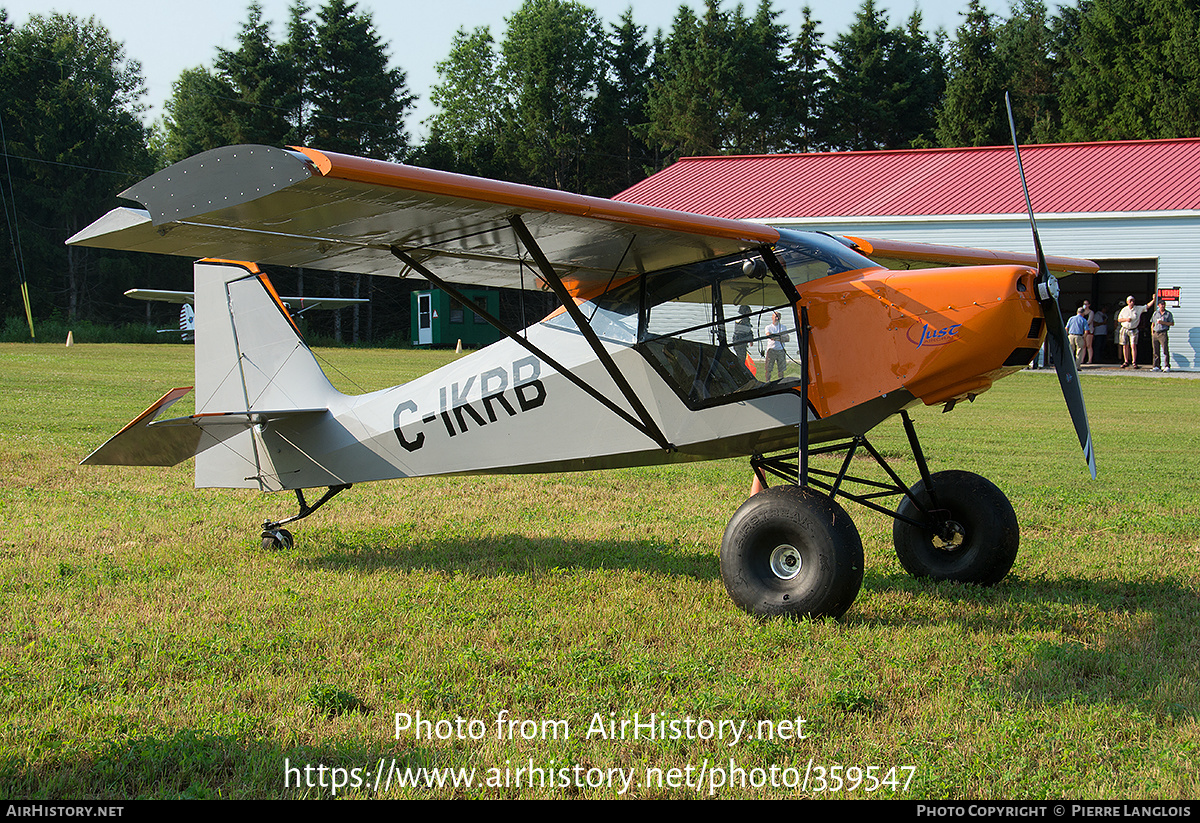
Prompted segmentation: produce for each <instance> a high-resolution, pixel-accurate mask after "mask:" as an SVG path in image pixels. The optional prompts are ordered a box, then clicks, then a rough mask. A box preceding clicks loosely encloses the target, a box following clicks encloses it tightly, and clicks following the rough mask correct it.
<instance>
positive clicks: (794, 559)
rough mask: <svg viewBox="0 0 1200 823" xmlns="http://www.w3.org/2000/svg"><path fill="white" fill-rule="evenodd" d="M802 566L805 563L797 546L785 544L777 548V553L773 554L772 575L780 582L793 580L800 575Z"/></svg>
mask: <svg viewBox="0 0 1200 823" xmlns="http://www.w3.org/2000/svg"><path fill="white" fill-rule="evenodd" d="M802 565H804V561H803V560H802V559H801V557H800V552H799V551H797V549H796V547H795V546H791V545H788V544H787V543H783V544H780V545H778V546H776V547H775V551H773V552H771V574H773V575H775V576H776V577H778V578H779V579H780V580H791V579H792V578H793V577H795V576H796V575H798V574H800V567H801V566H802Z"/></svg>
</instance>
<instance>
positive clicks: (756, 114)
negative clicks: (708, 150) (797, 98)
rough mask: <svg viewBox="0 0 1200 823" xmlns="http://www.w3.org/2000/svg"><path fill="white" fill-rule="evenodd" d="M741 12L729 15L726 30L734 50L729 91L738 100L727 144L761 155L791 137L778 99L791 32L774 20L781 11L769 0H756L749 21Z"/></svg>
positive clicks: (782, 87)
mask: <svg viewBox="0 0 1200 823" xmlns="http://www.w3.org/2000/svg"><path fill="white" fill-rule="evenodd" d="M740 11H741V10H740V8H739V9H738V11H737V12H735V15H734V16H733V18H731V27H730V30H729V45H730V47H731V48H732V50H733V54H734V61H733V65H732V67H731V68H732V77H731V81H732V89H731V93H732V95H733V96H734V97H736V98H737V99H738V100H739V102H740V105H739V106H738V109H739V110H740V112H741V115H742V117H741V121H740V122H738V123H736V124H734V126H735V136H734V138H733V140H732V143H733V146H732V147H731V148H732V150H734V151H737V152H739V153H754V154H766V153H768V152H772V151H778V150H780V149H781V148H784V147H785V146H787V145H788V143H789V142H790V140H789V136H788V134H787V111H786V110H785V108H784V107H783V106H782V105H781V102H782V99H783V96H784V93H785V89H786V86H787V68H788V65H787V64H788V51H789V46H790V41H791V37H790V35H789V33H788V30H787V27H785V26H782V25H780V24H779V23H777V22H776V20H777V19H778V17H779V15H780V12H777V11H775V9H774V8H773V4H772V2H771V0H759V3H758V7H757V9H756V10H755V13H754V17H753V18H752V19H750V20H743V19H742V18H741V13H740Z"/></svg>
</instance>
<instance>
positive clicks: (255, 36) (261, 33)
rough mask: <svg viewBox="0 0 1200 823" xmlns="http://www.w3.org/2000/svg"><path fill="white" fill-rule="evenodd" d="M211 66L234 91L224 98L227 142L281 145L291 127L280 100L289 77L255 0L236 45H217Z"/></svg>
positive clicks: (282, 98) (287, 88) (287, 87)
mask: <svg viewBox="0 0 1200 823" xmlns="http://www.w3.org/2000/svg"><path fill="white" fill-rule="evenodd" d="M214 68H215V69H216V71H217V73H218V75H219V76H220V78H221V80H222V81H223V82H224V83H226V84H227V85H228V86H229V88H230V89H231V90H232V91H233V97H232V98H231V99H229V100H227V101H225V107H226V108H227V109H228V111H229V114H228V123H229V138H230V142H232V143H263V144H267V145H282V144H283V141H284V139H285V137H286V136H287V134H288V132H289V129H290V125H289V123H288V120H287V117H286V114H287V111H286V109H285V107H284V105H283V102H284V95H285V94H286V93H287V91H288V90H289V81H290V80H291V79H292V78H291V77H290V76H289V72H288V71H287V67H286V64H285V63H284V61H283V60H282V59H281V57H280V54H279V50H278V49H277V48H276V46H275V44H274V43H273V42H272V41H271V36H270V26H269V24H268V23H267V22H266V21H264V20H263V16H262V6H261V5H259V4H258V3H257V2H254V3H251V4H250V9H249V17H248V19H247V20H246V22H245V23H244V24H243V25H242V30H241V32H240V33H239V34H238V48H237V49H236V50H235V51H227V50H226V49H218V50H217V60H216V63H215V64H214Z"/></svg>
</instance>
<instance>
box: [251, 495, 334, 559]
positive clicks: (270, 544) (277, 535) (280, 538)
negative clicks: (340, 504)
mask: <svg viewBox="0 0 1200 823" xmlns="http://www.w3.org/2000/svg"><path fill="white" fill-rule="evenodd" d="M348 488H350V484H349V483H344V484H342V485H340V486H330V487H329V488H328V489H326V491H325V494H323V495H322V496H321V499H320V500H318V501H317V502H316V503H313V504H312V505H311V506H310V505H308V503H307V502H305V500H304V490H303V489H296V500H297V501H298V502H299V503H300V512H299V514H296V515H294V516H292V517H288V518H285V519H283V520H268V521H266V522H265V523H263V526H262V545H263V548H264V549H290V548H291V547H292V545H293V541H292V533H291V532H290V531H288V530H287V529H284V528H281V527H282V526H283V525H284V524H285V523H294V522H296V521H297V520H301V519H303V518H305V517H308V516H309V515H310V514H312V513H313V512H315V511H316V510H317V509H319V508H321V507H322V506H324V505H325V504H326V503H328V502H329V501H330V500H332V499H333V498H334V497H335V496H337V494H338V493H339V492H344V491H345V490H346V489H348Z"/></svg>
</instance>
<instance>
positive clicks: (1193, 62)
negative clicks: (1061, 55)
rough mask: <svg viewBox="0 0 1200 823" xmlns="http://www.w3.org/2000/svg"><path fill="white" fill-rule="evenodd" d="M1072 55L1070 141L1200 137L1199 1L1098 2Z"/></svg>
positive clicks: (1067, 110)
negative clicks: (1199, 135)
mask: <svg viewBox="0 0 1200 823" xmlns="http://www.w3.org/2000/svg"><path fill="white" fill-rule="evenodd" d="M1078 22H1079V29H1078V33H1077V35H1076V37H1075V38H1073V42H1071V43H1070V44H1069V48H1068V49H1067V50H1066V61H1065V62H1066V65H1065V68H1064V78H1063V86H1062V128H1063V138H1064V139H1068V140H1131V139H1153V138H1164V137H1190V136H1195V135H1197V134H1200V3H1198V2H1197V0H1091V2H1090V3H1088V4H1087V5H1086V6H1085V7H1083V8H1082V14H1081V15H1080V17H1079V19H1078Z"/></svg>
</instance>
